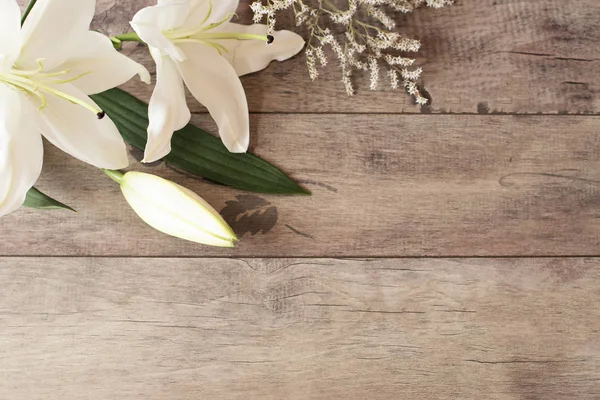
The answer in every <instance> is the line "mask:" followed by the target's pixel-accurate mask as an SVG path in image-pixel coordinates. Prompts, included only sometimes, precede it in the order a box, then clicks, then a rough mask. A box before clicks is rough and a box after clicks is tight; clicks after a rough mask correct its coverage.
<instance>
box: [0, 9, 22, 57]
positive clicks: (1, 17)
mask: <svg viewBox="0 0 600 400" xmlns="http://www.w3.org/2000/svg"><path fill="white" fill-rule="evenodd" d="M0 38H2V39H3V40H2V41H0V67H2V66H5V67H8V68H10V67H11V66H12V64H14V62H15V60H16V59H17V57H18V56H19V51H20V50H21V10H20V9H19V5H18V4H17V2H16V1H15V0H0Z"/></svg>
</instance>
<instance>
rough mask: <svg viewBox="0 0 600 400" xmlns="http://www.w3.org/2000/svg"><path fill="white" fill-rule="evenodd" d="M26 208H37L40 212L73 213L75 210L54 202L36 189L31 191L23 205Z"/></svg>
mask: <svg viewBox="0 0 600 400" xmlns="http://www.w3.org/2000/svg"><path fill="white" fill-rule="evenodd" d="M23 206H24V207H29V208H37V209H38V210H61V209H62V210H70V211H73V212H77V211H75V209H73V208H71V207H69V206H68V205H66V204H63V203H61V202H60V201H58V200H54V199H53V198H52V197H50V196H48V195H46V194H44V193H42V192H40V191H39V190H38V189H36V188H35V187H32V188H31V189H29V192H27V198H26V199H25V202H24V203H23Z"/></svg>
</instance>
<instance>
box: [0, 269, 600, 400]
mask: <svg viewBox="0 0 600 400" xmlns="http://www.w3.org/2000/svg"><path fill="white" fill-rule="evenodd" d="M0 280H1V281H2V282H3V284H2V285H3V290H2V291H0V321H1V324H2V329H1V330H0V398H2V399H10V400H37V399H39V400H53V399H75V398H86V399H90V400H94V399H98V400H100V399H102V400H105V399H122V400H128V399H132V400H133V399H136V400H137V399H146V400H154V399H156V400H158V399H161V400H163V399H169V400H184V399H185V400H188V399H189V400H192V399H193V400H196V399H228V400H231V399H290V400H292V399H298V400H301V399H302V400H304V399H323V400H324V399H348V400H359V399H366V398H369V399H382V400H383V399H403V398H417V399H420V400H426V399H431V400H443V399H448V400H450V399H482V398H485V399H498V400H512V399H514V400H517V399H565V400H566V399H568V400H571V399H597V398H598V397H599V396H600V336H599V335H598V330H600V309H599V308H598V306H597V302H598V298H599V297H600V260H599V259H583V258H578V259H561V258H553V259H517V260H514V259H485V260H483V259H453V260H449V259H437V260H414V259H410V260H354V261H350V260H346V261H344V260H333V259H277V260H266V259H265V260H261V259H237V260H236V259H231V260H224V259H204V260H197V259H119V258H113V259H87V258H86V259H82V258H69V259H61V258H3V259H0Z"/></svg>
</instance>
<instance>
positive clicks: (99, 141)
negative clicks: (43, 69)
mask: <svg viewBox="0 0 600 400" xmlns="http://www.w3.org/2000/svg"><path fill="white" fill-rule="evenodd" d="M58 89H59V90H61V91H63V92H65V93H67V94H69V95H71V96H74V97H76V98H78V99H81V100H82V101H84V102H86V103H88V104H91V105H94V106H95V107H98V106H97V105H96V103H94V102H93V101H92V99H90V98H89V97H88V96H87V95H85V94H84V93H83V92H82V91H81V90H79V89H77V88H76V87H75V86H73V85H72V84H64V85H60V87H59V88H58ZM46 101H47V104H46V107H44V108H43V109H42V110H41V111H40V117H41V118H40V119H41V126H40V130H41V131H42V134H43V135H44V136H45V137H46V139H48V140H49V141H50V142H51V143H52V144H54V145H55V146H56V147H58V148H60V149H61V150H63V151H65V152H67V153H69V154H70V155H72V156H73V157H75V158H78V159H80V160H81V161H84V162H86V163H88V164H91V165H94V166H96V167H98V168H107V169H120V168H125V167H127V165H128V164H129V161H128V159H127V150H126V147H125V143H124V142H123V139H122V138H121V135H120V134H119V131H118V130H117V127H116V126H115V124H114V123H113V122H112V121H111V120H110V118H108V116H106V117H104V118H103V119H101V120H99V119H98V117H97V116H96V115H94V113H92V112H91V111H89V110H87V109H85V108H83V107H82V106H81V105H77V104H73V103H70V102H69V101H67V100H64V99H62V98H59V97H56V96H46Z"/></svg>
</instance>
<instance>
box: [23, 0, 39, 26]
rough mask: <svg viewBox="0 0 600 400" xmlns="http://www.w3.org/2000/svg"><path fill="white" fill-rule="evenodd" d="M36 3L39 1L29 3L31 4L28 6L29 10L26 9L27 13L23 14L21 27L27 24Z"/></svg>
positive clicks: (34, 0) (32, 0) (33, 0)
mask: <svg viewBox="0 0 600 400" xmlns="http://www.w3.org/2000/svg"><path fill="white" fill-rule="evenodd" d="M36 2H37V0H31V1H30V2H29V4H28V5H27V8H26V9H25V12H24V13H23V16H22V17H21V25H23V24H24V23H25V20H26V19H27V17H28V16H29V13H30V12H31V9H32V8H33V6H35V3H36Z"/></svg>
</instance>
